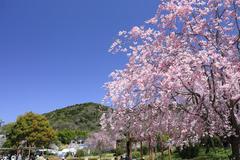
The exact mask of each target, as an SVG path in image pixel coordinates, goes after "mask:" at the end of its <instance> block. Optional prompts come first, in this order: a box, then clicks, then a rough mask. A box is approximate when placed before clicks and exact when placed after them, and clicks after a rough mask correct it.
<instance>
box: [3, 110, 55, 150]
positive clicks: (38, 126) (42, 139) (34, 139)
mask: <svg viewBox="0 0 240 160" xmlns="http://www.w3.org/2000/svg"><path fill="white" fill-rule="evenodd" d="M9 127H10V128H8V129H10V131H9V130H8V131H7V132H9V133H8V134H7V143H8V145H15V146H20V145H24V146H29V147H43V146H47V145H49V143H51V142H52V141H53V140H55V131H54V130H53V129H52V128H51V126H50V124H49V122H48V120H47V119H46V117H44V116H42V115H38V114H34V113H32V112H29V113H26V114H24V115H23V116H20V117H18V118H17V121H16V123H14V125H11V126H9Z"/></svg>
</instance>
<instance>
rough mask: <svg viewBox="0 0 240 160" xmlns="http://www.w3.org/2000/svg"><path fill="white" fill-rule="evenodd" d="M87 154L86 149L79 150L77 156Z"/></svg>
mask: <svg viewBox="0 0 240 160" xmlns="http://www.w3.org/2000/svg"><path fill="white" fill-rule="evenodd" d="M85 155H86V153H85V151H84V150H77V153H76V157H84V156H85Z"/></svg>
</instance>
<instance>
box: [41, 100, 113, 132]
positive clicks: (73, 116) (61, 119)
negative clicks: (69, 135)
mask: <svg viewBox="0 0 240 160" xmlns="http://www.w3.org/2000/svg"><path fill="white" fill-rule="evenodd" d="M108 109H109V107H106V106H103V105H101V104H97V103H92V102H89V103H83V104H75V105H72V106H67V107H64V108H62V109H57V110H54V111H52V112H49V113H45V114H43V115H44V116H46V117H47V119H48V120H49V122H50V124H51V125H52V127H53V128H54V129H56V130H63V129H72V130H77V129H79V130H83V131H90V132H91V131H95V130H98V129H99V128H100V124H99V123H100V118H101V115H102V113H103V112H106V111H107V110H108Z"/></svg>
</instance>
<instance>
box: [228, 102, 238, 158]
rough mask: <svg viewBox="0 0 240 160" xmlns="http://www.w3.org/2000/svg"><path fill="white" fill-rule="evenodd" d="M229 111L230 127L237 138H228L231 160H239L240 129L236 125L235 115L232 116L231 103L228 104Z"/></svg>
mask: <svg viewBox="0 0 240 160" xmlns="http://www.w3.org/2000/svg"><path fill="white" fill-rule="evenodd" d="M230 106H231V111H230V122H231V125H232V127H233V128H234V129H235V132H236V135H237V136H234V135H233V136H231V137H230V144H231V147H232V158H233V160H240V153H239V147H240V137H239V136H240V127H239V125H238V122H237V120H236V117H235V114H234V105H233V102H232V101H231V102H230Z"/></svg>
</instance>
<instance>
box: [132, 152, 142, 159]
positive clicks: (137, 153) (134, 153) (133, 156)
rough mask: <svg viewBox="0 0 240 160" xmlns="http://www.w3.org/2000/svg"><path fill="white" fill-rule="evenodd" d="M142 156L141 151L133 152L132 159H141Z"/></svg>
mask: <svg viewBox="0 0 240 160" xmlns="http://www.w3.org/2000/svg"><path fill="white" fill-rule="evenodd" d="M140 156H141V154H140V152H139V151H134V152H132V158H134V159H136V158H139V157H140Z"/></svg>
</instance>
